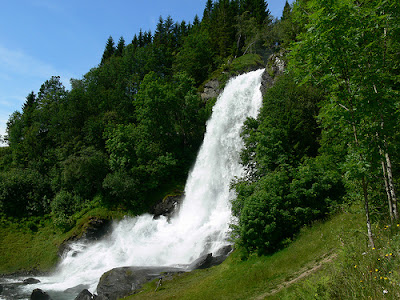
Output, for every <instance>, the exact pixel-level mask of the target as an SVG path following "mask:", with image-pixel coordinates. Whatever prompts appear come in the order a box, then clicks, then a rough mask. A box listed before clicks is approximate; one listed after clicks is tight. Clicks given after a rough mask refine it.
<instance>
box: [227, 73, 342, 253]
mask: <svg viewBox="0 0 400 300" xmlns="http://www.w3.org/2000/svg"><path fill="white" fill-rule="evenodd" d="M320 99H321V95H320V94H319V92H318V91H317V90H315V89H313V88H310V87H305V86H304V87H298V86H296V85H295V83H294V82H293V79H292V78H291V76H289V75H283V76H282V77H280V78H278V79H277V81H276V83H275V85H274V86H273V87H272V88H270V89H269V90H268V91H267V93H266V95H265V98H264V102H263V107H262V109H261V112H260V114H259V116H258V118H257V119H256V120H255V119H248V120H247V121H246V123H245V126H244V129H243V133H242V135H243V138H244V142H245V148H244V150H243V151H242V153H241V159H242V163H243V164H244V166H245V168H246V169H247V175H246V177H245V178H242V179H240V180H238V181H237V182H236V183H235V185H234V188H235V190H236V192H237V198H236V199H235V200H233V202H232V211H233V214H234V215H235V216H237V217H238V224H236V225H234V226H233V227H234V232H233V233H234V235H235V236H236V238H237V241H238V243H239V244H240V245H241V246H242V247H243V248H244V249H246V251H248V253H252V252H256V253H258V254H266V253H271V252H273V251H276V250H277V249H279V248H281V247H283V246H285V245H286V244H287V242H288V241H290V239H291V238H292V237H293V236H294V235H295V234H296V233H297V232H298V231H299V229H300V228H301V227H302V226H304V225H305V224H310V223H311V222H313V221H314V220H317V219H320V218H324V217H326V216H327V215H328V213H329V212H330V211H331V210H332V208H333V207H334V206H335V205H336V204H337V203H338V202H340V201H341V198H342V197H343V194H344V188H343V184H342V182H341V178H340V174H339V173H338V172H337V171H336V170H335V168H334V165H332V164H331V163H330V162H329V159H328V158H327V157H325V156H317V154H318V148H319V143H318V139H319V135H320V130H319V128H318V125H317V123H316V120H315V117H316V115H317V114H318V106H317V104H318V102H319V101H320Z"/></svg>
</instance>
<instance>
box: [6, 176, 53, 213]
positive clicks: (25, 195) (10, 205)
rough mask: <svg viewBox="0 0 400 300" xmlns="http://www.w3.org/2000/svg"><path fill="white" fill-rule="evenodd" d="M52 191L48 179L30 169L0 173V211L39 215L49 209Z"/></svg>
mask: <svg viewBox="0 0 400 300" xmlns="http://www.w3.org/2000/svg"><path fill="white" fill-rule="evenodd" d="M51 198H52V192H51V189H50V184H49V183H48V179H47V178H46V177H44V176H42V175H41V174H40V173H39V172H37V171H35V170H32V169H11V170H9V171H7V172H1V173H0V212H2V213H4V214H6V215H9V216H13V217H23V216H28V215H41V214H43V213H46V212H48V211H49V200H50V199H51Z"/></svg>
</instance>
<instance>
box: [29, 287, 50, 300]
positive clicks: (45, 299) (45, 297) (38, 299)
mask: <svg viewBox="0 0 400 300" xmlns="http://www.w3.org/2000/svg"><path fill="white" fill-rule="evenodd" d="M30 300H52V299H51V297H50V296H49V294H47V293H46V292H44V291H42V290H41V289H34V290H33V292H32V294H31V297H30Z"/></svg>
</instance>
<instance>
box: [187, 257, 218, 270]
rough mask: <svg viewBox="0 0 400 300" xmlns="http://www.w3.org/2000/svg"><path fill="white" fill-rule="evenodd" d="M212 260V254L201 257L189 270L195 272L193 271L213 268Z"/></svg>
mask: <svg viewBox="0 0 400 300" xmlns="http://www.w3.org/2000/svg"><path fill="white" fill-rule="evenodd" d="M212 259H213V256H212V253H208V254H205V255H203V256H200V257H199V258H198V259H196V260H195V261H194V262H192V263H191V264H190V265H189V266H188V270H189V271H193V270H197V269H206V268H209V267H211V262H212Z"/></svg>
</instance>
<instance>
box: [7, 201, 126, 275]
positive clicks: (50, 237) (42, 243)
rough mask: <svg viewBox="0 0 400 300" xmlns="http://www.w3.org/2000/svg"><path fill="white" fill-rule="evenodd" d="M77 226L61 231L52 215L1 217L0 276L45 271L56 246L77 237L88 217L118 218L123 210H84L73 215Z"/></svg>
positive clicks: (54, 257) (51, 263)
mask: <svg viewBox="0 0 400 300" xmlns="http://www.w3.org/2000/svg"><path fill="white" fill-rule="evenodd" d="M75 217H76V220H77V222H76V226H75V227H74V228H73V229H71V230H70V231H68V232H65V233H63V232H62V231H61V230H60V229H58V228H56V227H55V226H54V224H53V222H52V220H51V218H50V217H49V216H48V217H43V218H40V219H39V218H30V219H23V220H11V221H10V220H5V219H0V275H1V274H11V273H15V272H31V271H38V272H47V271H50V270H51V269H52V268H54V266H55V265H56V263H57V261H58V259H59V257H58V254H57V253H58V247H59V246H60V245H61V243H62V242H63V241H64V240H66V239H68V238H70V237H72V236H79V235H80V234H81V232H82V230H84V229H85V227H86V225H87V223H88V221H89V219H90V218H91V217H96V218H105V219H107V218H121V217H123V213H122V212H119V211H108V210H107V209H105V208H94V209H88V210H84V211H82V212H81V213H79V214H77V215H76V216H75Z"/></svg>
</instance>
